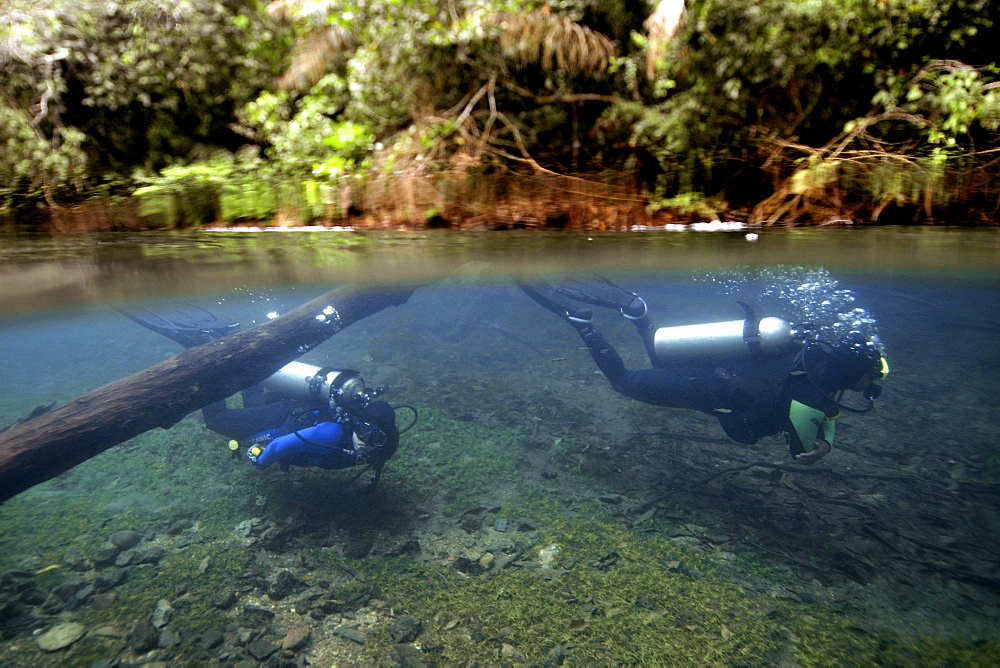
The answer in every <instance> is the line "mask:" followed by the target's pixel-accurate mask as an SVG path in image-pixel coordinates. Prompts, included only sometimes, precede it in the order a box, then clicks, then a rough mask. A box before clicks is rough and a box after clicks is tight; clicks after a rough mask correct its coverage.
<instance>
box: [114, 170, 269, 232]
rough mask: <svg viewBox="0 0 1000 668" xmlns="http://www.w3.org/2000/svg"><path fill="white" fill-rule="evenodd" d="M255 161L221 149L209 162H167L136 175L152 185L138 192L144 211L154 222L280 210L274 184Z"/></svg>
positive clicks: (227, 218)
mask: <svg viewBox="0 0 1000 668" xmlns="http://www.w3.org/2000/svg"><path fill="white" fill-rule="evenodd" d="M262 171H263V170H261V169H260V165H259V164H258V163H256V162H255V161H249V160H234V159H233V158H231V157H229V156H226V155H220V156H218V157H216V158H215V159H213V160H210V161H207V162H200V163H195V164H192V165H177V166H174V167H168V168H166V169H164V170H163V171H162V172H160V174H159V175H157V176H152V177H142V176H140V177H137V180H138V181H139V182H140V183H146V184H147V185H144V186H142V187H141V188H139V189H137V190H136V191H135V192H134V193H133V194H134V195H135V197H137V198H138V199H139V202H140V207H139V213H140V214H141V215H143V216H147V217H148V218H149V219H150V221H151V223H152V224H153V226H154V227H181V226H190V225H197V224H200V223H210V222H235V221H239V220H265V219H268V218H270V217H271V216H273V215H274V213H275V211H276V210H277V200H276V198H275V188H273V187H272V183H271V182H269V180H266V179H262V178H261V177H262V173H261V172H262Z"/></svg>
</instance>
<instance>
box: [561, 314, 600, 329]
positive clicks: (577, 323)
mask: <svg viewBox="0 0 1000 668" xmlns="http://www.w3.org/2000/svg"><path fill="white" fill-rule="evenodd" d="M566 320H568V321H569V324H571V325H573V326H574V327H576V328H577V329H585V328H587V327H590V326H591V325H593V324H594V312H593V311H591V310H590V309H582V310H579V311H569V312H567V313H566Z"/></svg>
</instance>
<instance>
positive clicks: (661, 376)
mask: <svg viewBox="0 0 1000 668" xmlns="http://www.w3.org/2000/svg"><path fill="white" fill-rule="evenodd" d="M569 321H570V323H571V324H572V325H573V327H574V328H575V329H576V331H577V333H578V334H579V335H580V338H581V339H583V342H584V344H586V346H587V350H589V351H590V356H591V357H592V358H593V359H594V363H595V364H597V368H598V369H600V370H601V373H603V374H604V377H605V378H607V379H608V382H609V383H611V387H612V389H614V390H615V391H616V392H618V393H619V394H622V395H624V396H626V397H628V398H630V399H635V400H637V401H642V402H644V403H647V404H653V405H654V406H669V407H671V408H691V409H694V410H700V411H710V410H711V408H712V402H711V400H710V399H709V398H707V397H706V395H705V394H704V393H703V392H700V391H698V388H697V384H696V383H695V382H694V380H695V378H694V377H693V375H692V373H690V372H689V370H687V369H683V368H676V369H663V368H654V369H628V368H626V367H625V362H624V361H623V360H622V358H621V356H620V355H619V354H618V351H616V350H615V349H614V348H613V347H612V346H611V344H609V343H608V342H607V341H606V340H605V338H604V336H603V335H602V334H601V333H600V332H599V331H598V330H597V329H595V328H594V326H593V324H592V323H590V322H589V321H588V320H584V319H582V318H579V317H577V318H570V319H569Z"/></svg>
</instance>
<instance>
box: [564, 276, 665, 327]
mask: <svg viewBox="0 0 1000 668" xmlns="http://www.w3.org/2000/svg"><path fill="white" fill-rule="evenodd" d="M556 292H558V293H559V294H560V295H563V296H565V297H569V298H570V299H575V300H577V301H581V302H585V303H587V304H593V305H595V306H603V307H605V308H611V309H615V310H616V311H617V310H620V311H621V312H622V313H623V314H625V315H626V316H628V317H630V318H641V317H642V316H644V315H646V302H645V301H643V299H642V298H641V297H640V296H639V295H637V294H635V293H634V292H629V291H628V290H626V289H625V288H621V287H619V286H617V285H615V284H614V283H612V282H611V281H609V280H608V279H606V278H604V277H601V276H595V277H593V278H586V279H579V278H574V279H569V280H567V281H565V282H564V283H563V284H562V285H560V286H559V289H558V290H557V291H556Z"/></svg>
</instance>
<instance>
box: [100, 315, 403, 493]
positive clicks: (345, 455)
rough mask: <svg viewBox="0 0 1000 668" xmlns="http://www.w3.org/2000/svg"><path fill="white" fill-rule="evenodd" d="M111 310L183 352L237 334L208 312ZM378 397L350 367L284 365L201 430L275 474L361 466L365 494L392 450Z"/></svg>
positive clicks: (392, 435) (391, 423)
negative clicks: (366, 471) (274, 468)
mask: <svg viewBox="0 0 1000 668" xmlns="http://www.w3.org/2000/svg"><path fill="white" fill-rule="evenodd" d="M119 312H121V313H122V314H124V315H125V316H127V317H128V318H130V319H131V320H133V321H135V322H137V323H139V324H140V325H142V326H143V327H145V328H147V329H149V330H151V331H154V332H157V333H158V334H162V335H163V336H166V337H167V338H170V339H172V340H173V341H176V342H177V343H179V344H181V345H182V346H184V347H185V348H190V347H193V346H199V345H203V344H205V343H209V342H211V341H213V340H215V339H218V338H221V337H223V336H225V335H227V334H230V333H232V332H235V331H237V330H238V329H239V323H225V322H223V321H222V320H220V319H218V318H217V317H216V316H215V315H214V314H212V313H210V312H209V311H206V310H204V309H201V308H199V307H195V306H188V305H184V306H180V307H175V308H173V309H171V310H166V311H158V312H154V311H150V310H147V309H142V308H132V309H119ZM381 392H382V390H380V389H375V390H372V389H369V388H368V387H366V386H365V382H364V380H363V379H362V378H361V376H360V374H358V372H357V371H353V370H351V369H334V368H329V367H327V368H322V369H321V368H319V367H315V366H312V365H309V364H304V363H302V362H290V363H288V364H286V365H285V366H284V367H282V368H281V369H280V370H279V371H278V372H276V373H275V374H274V375H272V376H271V377H269V378H267V379H265V380H264V381H263V382H261V383H258V384H257V385H254V386H252V387H249V388H247V389H245V390H243V392H242V393H241V394H242V398H243V408H229V407H228V406H227V404H226V402H225V400H223V401H216V402H214V403H211V404H209V405H208V406H205V407H204V408H203V409H202V416H203V417H204V419H205V426H206V427H207V428H208V429H210V430H212V431H214V432H216V433H217V434H220V435H222V436H225V437H226V438H229V439H231V440H230V441H229V447H230V450H232V452H233V454H234V456H239V453H240V450H241V449H245V451H246V458H247V459H248V460H249V461H250V463H251V464H252V465H253V467H254V468H255V469H265V468H268V467H269V466H271V465H272V464H278V465H279V466H280V467H281V468H282V469H288V467H289V466H316V467H320V468H326V469H343V468H350V467H352V466H359V465H360V466H366V467H369V468H371V470H372V471H373V473H372V476H371V479H370V481H369V483H368V490H369V491H372V490H374V489H375V487H376V485H377V484H378V481H379V478H380V477H381V474H382V469H383V467H384V466H385V464H386V462H387V461H388V460H389V459H390V458H391V457H392V456H393V455H394V454H395V453H396V449H397V448H398V447H399V435H400V430H399V429H398V428H397V426H396V416H395V411H394V409H393V407H392V406H390V405H389V404H387V403H386V402H384V401H377V400H375V397H377V396H378V395H379V394H381ZM408 408H410V409H411V410H413V411H414V422H415V421H416V410H415V409H413V408H412V407H408ZM410 426H412V424H411V425H410ZM407 429H409V427H407ZM404 431H405V430H404Z"/></svg>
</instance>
